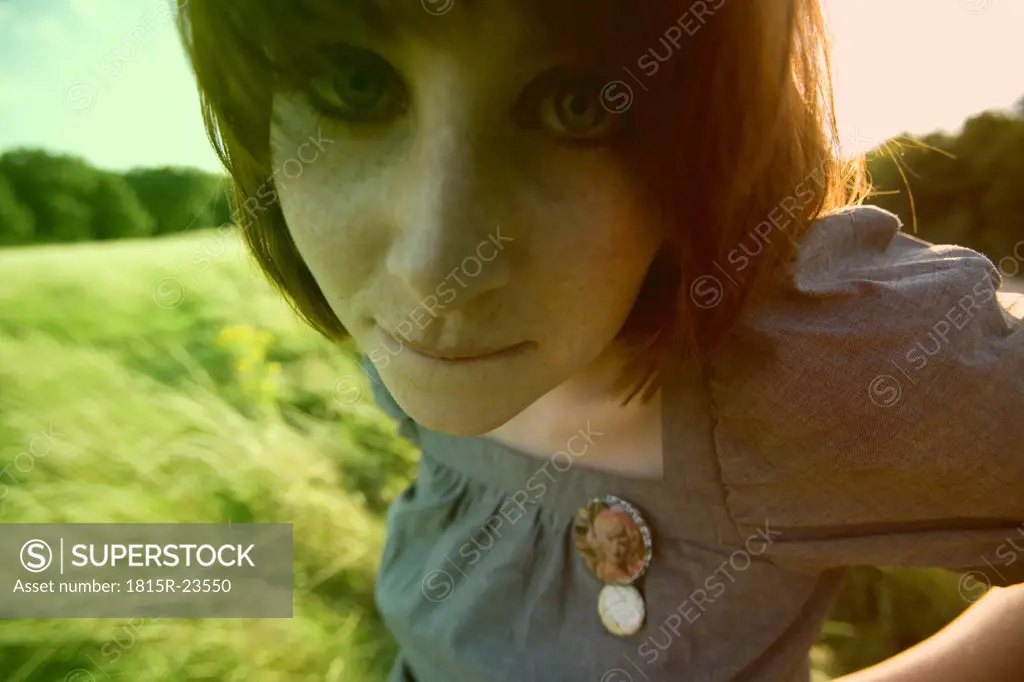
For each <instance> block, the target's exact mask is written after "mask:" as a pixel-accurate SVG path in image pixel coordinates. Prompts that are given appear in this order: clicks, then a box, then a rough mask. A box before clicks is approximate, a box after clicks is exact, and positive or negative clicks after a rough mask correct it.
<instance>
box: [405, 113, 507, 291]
mask: <svg viewBox="0 0 1024 682" xmlns="http://www.w3.org/2000/svg"><path fill="white" fill-rule="evenodd" d="M485 146H486V145H485V144H484V143H482V141H480V140H472V139H469V136H468V135H467V133H466V132H465V129H463V131H462V132H460V131H459V130H457V129H456V126H454V125H452V126H447V127H445V128H443V129H442V130H437V129H434V130H433V131H431V134H430V135H424V136H423V137H422V138H420V139H418V140H417V141H416V142H415V143H414V144H413V145H412V149H411V152H410V155H409V159H408V160H409V163H408V164H407V165H406V168H405V170H406V173H403V174H402V175H403V178H402V181H401V184H402V186H401V187H400V188H399V189H398V191H397V192H396V196H397V198H396V201H395V205H394V208H393V211H394V213H393V219H394V221H395V223H396V225H395V231H394V234H395V238H394V241H393V242H392V245H391V248H390V250H389V252H388V257H387V268H388V271H389V272H390V273H391V274H392V275H394V276H396V277H397V278H398V279H400V280H401V281H402V282H403V283H404V284H405V285H406V287H407V288H408V289H409V290H410V291H411V292H412V294H413V295H414V296H416V297H417V298H418V299H420V300H423V299H424V298H427V297H430V296H436V297H438V298H441V297H442V292H443V296H444V298H443V300H444V302H445V307H446V308H449V309H451V308H462V307H465V306H466V305H467V304H468V303H471V302H473V301H475V300H477V299H479V298H480V297H481V296H482V295H484V294H486V293H488V292H493V291H495V290H498V289H500V288H502V287H504V286H505V285H506V284H508V282H509V280H510V279H511V259H510V255H511V254H510V247H511V246H512V243H511V242H512V240H511V239H510V236H509V235H510V231H509V229H508V228H507V227H506V228H505V229H504V230H503V229H502V227H501V218H502V216H501V215H500V213H501V212H502V211H501V208H500V206H501V203H502V201H501V196H502V195H501V193H500V192H498V191H495V190H496V189H497V187H496V185H497V184H498V182H497V179H496V177H495V176H494V175H493V174H491V173H489V172H488V171H487V170H486V167H485V165H484V164H482V163H481V162H480V159H481V157H482V156H486V150H485V149H484V147H485ZM489 178H491V179H489ZM452 292H454V297H453V296H452Z"/></svg>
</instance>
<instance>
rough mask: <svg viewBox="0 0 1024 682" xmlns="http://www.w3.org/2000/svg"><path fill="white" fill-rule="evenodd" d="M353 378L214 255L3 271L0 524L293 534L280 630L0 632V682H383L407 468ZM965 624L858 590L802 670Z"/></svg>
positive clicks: (224, 623)
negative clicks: (289, 529) (398, 507)
mask: <svg viewBox="0 0 1024 682" xmlns="http://www.w3.org/2000/svg"><path fill="white" fill-rule="evenodd" d="M355 362H356V359H355V355H354V353H353V352H352V351H351V349H346V348H339V347H337V346H333V345H331V344H329V343H328V342H327V341H325V340H323V339H321V338H320V337H318V336H317V335H316V334H314V333H313V332H312V331H309V330H307V329H305V328H304V327H303V326H301V325H300V324H299V323H298V322H297V321H296V319H295V317H294V315H293V314H292V313H291V311H290V310H288V309H287V307H286V306H285V305H284V304H283V303H282V302H281V301H280V300H279V299H278V297H277V295H276V294H275V293H274V292H273V291H272V290H271V289H270V287H269V286H268V285H267V284H266V283H265V282H264V281H263V280H262V279H261V277H259V276H258V275H257V274H256V273H255V271H254V270H253V269H252V267H251V266H250V265H249V263H248V261H247V259H246V257H245V256H244V254H243V252H242V250H241V248H240V246H239V244H238V243H236V241H235V238H234V237H233V236H231V235H223V234H219V233H218V232H215V231H207V232H202V233H192V234H190V235H188V236H182V237H174V238H165V239H160V240H140V241H124V242H108V243H102V244H83V245H70V246H54V247H39V248H19V249H10V250H6V251H0V467H5V466H6V467H7V469H6V470H5V471H6V473H7V478H6V479H5V480H3V481H0V483H5V484H6V487H4V488H0V490H3V491H4V492H3V497H2V499H0V518H2V520H3V521H4V522H8V523H11V522H15V523H17V522H61V521H75V522H111V521H124V522H172V521H178V522H225V521H228V520H232V521H237V522H243V521H257V522H271V521H274V522H292V523H294V530H295V560H294V567H295V575H296V587H295V600H294V604H295V617H294V618H293V619H290V620H284V619H282V620H271V619H266V620H259V619H207V620H200V619H165V620H156V621H132V620H113V619H105V620H85V619H82V620H72V619H67V620H50V619H25V620H5V621H3V622H2V623H0V679H2V680H4V681H5V682H36V681H39V682H94V681H102V680H108V679H110V680H114V681H118V680H126V681H130V682H135V681H145V682H186V681H203V682H243V681H244V682H300V681H301V682H312V681H313V680H317V681H321V680H324V681H328V682H370V681H371V680H373V681H376V680H382V679H383V676H384V673H385V671H386V669H387V666H388V664H389V663H390V660H391V657H392V656H393V653H394V646H393V644H392V642H391V640H390V638H389V637H388V635H387V633H386V632H385V631H384V630H383V629H382V627H381V624H380V622H379V620H378V618H377V616H376V614H375V612H374V609H373V603H372V590H373V576H374V572H375V570H376V566H377V557H378V554H379V552H380V549H381V543H382V516H383V511H384V509H385V506H386V504H387V503H388V501H389V500H390V499H391V498H392V496H393V495H394V494H395V493H396V492H397V490H399V489H400V487H401V486H402V485H403V484H404V483H405V482H406V481H407V480H408V478H409V477H410V476H411V475H412V472H413V463H414V461H415V457H416V453H415V452H414V450H413V449H412V448H411V446H409V445H408V444H407V443H405V442H404V441H402V440H400V439H398V438H397V437H396V436H395V435H394V425H393V423H392V422H390V421H389V420H388V418H386V417H385V416H383V415H382V414H381V413H380V412H378V410H377V409H376V408H375V407H374V406H373V405H372V404H371V403H370V402H369V398H368V396H365V395H359V391H360V390H365V385H362V384H360V385H357V386H355V387H354V388H353V384H352V383H351V380H350V379H347V378H348V377H352V376H361V375H360V373H359V371H358V370H357V369H356V366H355ZM40 431H50V432H52V434H53V445H52V447H51V448H50V449H49V450H47V451H46V452H42V451H39V452H35V451H30V448H29V443H30V442H31V441H32V439H33V437H34V436H35V435H37V434H38V433H39V432H40ZM23 453H24V454H23ZM962 608H964V604H963V603H962V602H961V600H959V599H958V598H957V596H956V580H955V576H950V575H948V574H945V573H941V572H937V571H909V570H897V571H881V570H863V571H856V572H854V573H853V575H852V576H851V578H850V580H849V581H848V583H847V586H846V589H845V592H844V594H843V596H842V598H841V599H840V602H839V603H838V604H837V606H836V609H835V611H834V614H833V617H834V620H833V621H831V622H830V623H829V624H828V626H827V627H826V630H825V632H824V633H823V635H822V645H821V646H820V647H818V648H817V649H816V651H815V660H816V665H817V666H818V667H819V668H820V669H821V670H822V671H824V670H828V671H830V672H832V673H839V672H842V671H844V670H849V669H852V668H856V667H860V666H863V665H867V664H869V663H872V662H874V661H875V660H878V659H880V658H882V657H885V656H887V655H891V654H892V653H894V652H895V651H897V650H899V649H900V648H902V647H905V646H908V645H910V644H913V643H914V642H916V641H918V640H919V639H921V638H923V637H925V636H927V635H928V634H930V633H931V632H934V631H935V629H937V628H938V627H939V626H940V625H941V624H942V623H943V622H945V621H947V620H949V619H950V618H952V617H953V616H955V615H956V614H957V613H958V612H959V611H960V610H961V609H962ZM820 674H821V675H822V679H827V678H826V677H825V673H824V672H821V673H820Z"/></svg>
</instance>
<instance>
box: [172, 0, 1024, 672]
mask: <svg viewBox="0 0 1024 682" xmlns="http://www.w3.org/2000/svg"><path fill="white" fill-rule="evenodd" d="M180 7H181V12H182V22H181V28H182V32H183V36H184V39H185V41H186V45H187V46H188V49H189V52H190V56H191V58H192V62H193V65H194V68H195V71H196V75H197V79H198V83H199V86H200V89H201V92H202V95H203V98H204V100H203V101H204V107H205V114H206V118H207V123H208V127H209V131H210V133H211V139H212V140H213V141H214V144H215V146H216V148H217V150H218V152H219V153H220V154H221V157H222V159H223V161H224V163H225V166H226V167H227V169H228V171H229V172H230V174H231V176H232V178H233V179H234V182H235V184H236V188H237V209H238V211H239V216H240V221H239V222H240V223H241V227H242V230H243V232H244V235H245V238H246V240H247V242H248V244H249V246H250V248H251V250H252V253H253V254H254V256H255V258H256V259H257V261H258V263H259V264H260V266H261V267H262V268H263V269H264V270H265V271H266V273H267V275H268V276H269V278H270V280H271V281H272V282H274V283H275V284H276V285H277V286H278V287H279V288H280V290H281V292H282V293H283V295H284V296H285V297H287V299H288V300H289V301H291V302H292V303H293V304H294V305H295V306H296V308H297V309H298V310H299V311H300V312H301V313H302V315H304V317H305V319H306V320H308V322H309V323H310V324H311V325H313V326H314V327H315V328H316V329H318V330H320V331H321V332H322V333H323V334H325V335H326V336H328V337H329V338H332V339H342V338H346V337H352V338H353V339H354V340H355V341H356V342H357V343H358V344H359V345H360V346H361V348H362V349H363V351H364V353H365V355H366V357H367V362H366V368H367V372H368V374H369V375H370V379H371V380H372V382H373V385H374V387H375V390H376V393H377V397H378V400H379V401H380V404H381V405H382V406H383V407H384V409H385V410H387V411H388V412H389V413H390V414H392V415H394V416H395V417H397V418H398V419H399V420H400V421H401V428H402V431H403V433H404V434H405V435H407V436H408V437H410V438H412V439H413V440H415V441H416V442H417V443H418V444H419V445H420V446H421V448H422V458H421V462H420V468H419V474H418V476H417V479H416V481H415V482H414V483H412V484H411V485H410V486H409V487H408V488H407V489H406V490H405V492H404V493H403V494H402V495H401V496H400V498H399V499H398V500H397V501H396V502H395V503H394V504H393V506H392V508H391V510H390V512H389V515H388V532H389V537H388V542H387V547H386V549H385V552H384V556H383V559H382V565H381V571H380V577H379V582H378V592H377V597H378V604H379V606H380V609H381V612H382V613H383V615H384V617H385V620H386V622H387V624H388V626H389V628H390V629H391V631H392V632H393V633H394V636H395V637H396V639H397V641H398V643H399V645H400V647H401V656H400V659H399V660H398V661H397V662H396V664H395V667H394V670H393V673H392V676H391V680H392V681H393V682H397V681H399V680H414V681H416V682H455V681H459V682H463V681H466V682H477V681H481V682H482V681H484V680H495V681H497V680H516V681H519V680H543V681H548V680H551V681H555V680H559V681H561V680H573V681H574V682H576V681H582V680H594V682H598V681H601V682H623V681H627V680H636V681H639V680H651V681H654V680H658V681H662V680H664V681H668V680H707V681H714V682H724V681H726V680H745V681H748V682H751V681H758V682H769V681H770V682H797V681H800V682H806V680H807V679H808V650H809V648H810V646H811V645H812V643H813V642H814V641H815V639H816V638H817V636H818V632H819V627H820V624H821V621H822V618H823V617H824V615H825V613H826V611H827V609H828V607H829V605H830V604H831V602H832V600H833V598H834V597H835V596H836V593H837V589H838V587H839V585H840V581H841V579H842V576H843V573H844V570H845V569H846V568H847V567H849V566H854V565H889V564H901V565H921V566H944V567H950V568H957V569H965V570H968V571H970V572H969V573H966V574H965V575H966V577H967V580H966V581H965V582H964V585H965V588H969V589H966V591H967V592H969V593H970V594H975V593H976V592H974V591H972V590H978V591H980V588H983V587H984V586H987V585H989V584H1002V585H1009V584H1013V583H1016V582H1019V581H1020V580H1021V573H1022V571H1021V568H1022V567H1024V556H1022V554H1024V552H1020V551H1019V548H1021V547H1024V541H1022V540H1021V538H1022V537H1024V535H1020V534H1018V531H1020V530H1021V525H1020V524H1021V522H1022V521H1024V448H1022V445H1021V444H1022V443H1024V419H1021V410H1022V407H1024V326H1022V324H1021V323H1020V321H1018V320H1017V319H1015V318H1014V317H1013V316H1011V315H1010V314H1009V313H1008V312H1007V310H1006V306H1005V305H1004V304H1003V303H1004V301H1003V300H1002V299H1001V298H1000V297H999V295H997V293H996V290H997V289H998V286H999V283H1000V277H999V274H998V272H997V271H996V269H995V268H994V267H993V265H992V263H991V262H990V261H989V260H987V259H986V258H985V257H983V256H982V255H980V254H978V253H976V252H974V251H971V250H969V249H966V248H960V247H955V246H934V245H931V244H928V243H925V242H922V241H920V240H918V239H915V238H913V237H910V236H907V235H905V234H903V233H902V232H901V231H900V224H899V221H898V220H897V219H896V217H895V216H893V215H891V214H889V213H886V212H884V211H881V210H879V209H875V208H871V207H867V206H859V205H858V203H859V199H860V198H861V197H862V195H863V191H864V189H865V187H864V182H863V178H862V175H861V167H860V166H858V165H857V164H850V163H846V162H844V161H841V160H839V159H838V158H837V149H838V146H837V140H836V138H835V135H834V131H835V129H836V128H835V122H834V115H833V109H832V97H831V90H830V84H829V79H828V68H827V51H826V45H825V42H826V41H825V40H824V28H823V25H822V18H821V14H820V8H819V7H818V5H817V2H816V0H771V1H768V0H697V1H696V2H692V3H691V2H689V0H686V1H685V2H676V1H672V0H651V1H649V2H635V1H632V0H630V1H625V0H622V1H616V0H589V1H588V2H582V1H577V0H544V1H540V0H516V1H511V0H508V1H500V0H492V1H486V2H485V1H482V0H430V1H427V0H424V2H423V3H417V2H414V1H411V0H291V1H290V2H281V3H260V4H253V3H251V2H249V1H248V0H189V1H188V2H184V1H182V2H181V3H180ZM877 106H879V107H882V106H886V103H885V102H884V100H882V99H881V98H880V101H879V102H878V103H877ZM1021 532H1024V531H1021ZM1014 541H1016V542H1018V543H1019V544H1018V545H1014V544H1012V543H1013V542H1014ZM1003 592H1005V593H1008V594H1009V595H1010V597H1011V598H1012V597H1013V596H1014V595H1017V600H1018V603H1019V601H1020V600H1019V589H1018V588H1015V589H1013V590H1005V591H1003ZM1011 598H1007V597H1002V596H1000V595H999V594H994V596H993V597H989V598H987V599H986V600H985V602H984V603H985V605H986V607H985V610H983V611H973V610H972V612H974V613H981V614H982V615H981V616H977V618H978V619H980V620H981V621H982V622H985V621H989V620H991V621H992V622H993V623H995V625H992V626H991V627H989V628H987V629H983V630H981V631H978V630H976V629H973V628H972V629H970V630H969V634H968V635H963V634H960V633H959V631H951V634H950V633H947V634H945V635H943V636H942V637H940V638H939V639H937V640H935V642H936V643H937V644H935V645H934V646H937V647H938V649H937V650H936V649H935V648H931V649H927V650H926V649H920V650H918V651H915V652H914V654H913V655H910V654H908V655H907V656H906V657H903V658H902V660H901V659H900V658H897V659H895V660H894V661H892V662H890V663H887V664H885V665H884V666H883V667H881V668H878V669H877V670H874V671H869V672H865V673H862V674H861V675H869V676H872V675H873V676H872V677H863V676H862V677H857V678H856V679H857V680H866V679H889V680H897V679H899V680H911V679H914V680H917V679H920V680H929V681H930V682H934V681H935V680H942V679H957V680H964V679H968V678H966V677H963V676H960V677H955V678H951V677H943V674H945V673H951V674H952V673H956V672H957V669H956V668H955V667H954V666H951V665H950V663H949V659H948V657H946V656H944V655H943V652H946V651H949V647H950V644H949V642H953V643H954V644H956V643H959V642H964V641H968V640H969V639H970V637H971V636H974V635H973V634H972V633H975V632H983V633H985V634H984V639H985V641H986V642H987V643H989V644H990V645H993V646H994V647H995V651H998V652H1002V653H1001V657H1000V655H993V654H992V653H991V652H990V651H988V650H984V649H979V651H985V655H984V656H975V657H974V658H970V657H964V660H970V663H971V665H972V666H974V667H972V668H971V670H976V671H981V672H979V674H978V676H976V677H973V678H970V679H978V680H982V679H986V680H987V679H991V680H996V679H1000V680H1002V679H1008V678H1006V677H999V675H1000V674H1002V673H1001V670H1002V669H1000V668H998V666H999V665H1011V666H1012V665H1016V666H1018V667H1017V670H1019V669H1020V667H1019V666H1021V665H1022V662H1021V661H1020V660H1017V661H1013V660H1012V656H1014V655H1016V656H1019V655H1020V654H1013V653H1012V652H1013V651H1016V649H1015V648H1010V647H1007V646H1005V644H1004V642H1005V640H1006V639H1007V638H1012V637H1016V638H1017V639H1018V640H1019V638H1020V637H1022V636H1024V616H1021V615H1019V613H1020V612H1019V611H1011V610H1009V609H1010V608H1011V606H1012V599H1011ZM997 602H998V604H997ZM993 604H996V606H992V605H993ZM1007 605H1011V606H1007ZM979 608H980V607H979ZM993 613H994V614H995V615H994V616H992V615H988V614H993ZM1008 613H1010V614H1011V615H1010V617H1009V620H1006V614H1008ZM1014 614H1016V615H1014ZM1007 633H1009V634H1007ZM978 636H980V635H978ZM1001 637H1002V639H1001ZM943 638H945V639H943ZM921 651H924V653H923V654H921V653H920V652H921ZM922 661H923V662H922ZM986 666H987V667H986ZM986 671H987V672H986ZM960 672H962V671H960Z"/></svg>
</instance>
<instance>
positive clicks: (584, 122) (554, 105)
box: [531, 71, 627, 141]
mask: <svg viewBox="0 0 1024 682" xmlns="http://www.w3.org/2000/svg"><path fill="white" fill-rule="evenodd" d="M535 83H536V85H535V88H531V89H534V95H533V97H532V100H533V106H534V107H535V116H536V120H537V122H538V123H539V124H540V125H541V126H542V127H543V128H545V129H546V130H548V131H549V132H551V133H554V134H555V135H556V136H558V137H562V138H568V139H570V140H578V141H592V140H603V139H605V138H607V137H609V136H611V135H613V134H614V133H617V132H619V131H620V130H622V129H623V128H624V127H625V125H626V123H627V118H626V117H625V116H623V115H621V114H613V113H611V112H610V111H608V109H607V108H606V107H605V106H604V105H603V104H602V102H601V88H602V87H603V81H602V80H601V79H600V78H598V77H597V76H595V75H593V74H573V73H567V72H564V71H555V72H550V73H549V74H546V75H545V76H543V77H542V78H541V79H539V80H538V81H536V82H535Z"/></svg>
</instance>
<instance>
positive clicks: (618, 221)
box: [271, 2, 662, 435]
mask: <svg viewBox="0 0 1024 682" xmlns="http://www.w3.org/2000/svg"><path fill="white" fill-rule="evenodd" d="M412 4H415V3H412ZM524 4H526V3H521V2H481V3H473V4H470V3H462V2H455V3H454V7H452V8H451V11H449V12H447V13H445V14H443V15H440V16H432V15H430V14H429V13H427V12H425V11H423V10H422V9H421V8H418V7H417V10H418V12H410V14H412V15H416V14H418V15H419V16H410V17H408V19H409V21H408V24H407V28H405V29H401V30H400V32H398V31H396V32H395V34H394V35H392V36H390V37H388V36H385V35H376V34H375V33H374V32H373V30H371V29H370V28H369V26H364V27H362V28H358V24H356V23H355V22H353V26H355V27H353V28H348V29H344V30H342V29H339V31H338V32H337V41H338V44H337V45H335V46H333V47H332V48H331V51H330V55H331V57H330V58H329V60H328V61H326V62H325V67H324V75H323V76H319V77H316V78H314V79H311V81H310V87H309V91H310V94H307V95H303V94H295V93H291V94H281V95H278V96H277V97H276V98H275V103H274V109H275V114H276V115H277V116H278V117H279V121H280V124H279V125H277V126H275V129H274V131H273V132H272V136H271V142H272V152H273V167H274V168H281V169H282V171H284V170H285V165H287V166H288V170H287V172H278V173H277V174H276V175H275V182H276V186H277V192H278V197H279V201H280V205H281V208H282V211H283V214H284V217H285V220H286V222H287V224H288V228H289V230H290V232H291V235H292V237H293V239H294V242H295V244H296V246H297V248H298V250H299V253H300V254H301V256H302V258H303V259H304V261H305V263H306V264H307V266H308V267H309V270H310V271H311V272H312V274H313V277H314V278H315V279H316V282H317V284H318V285H319V287H320V289H321V290H322V292H323V294H324V296H325V297H326V299H327V301H328V303H329V304H330V306H331V308H332V310H333V311H334V313H335V315H337V317H338V319H339V320H340V321H341V323H342V324H343V325H344V326H345V328H346V329H347V330H348V331H349V332H350V333H351V335H352V337H353V338H354V339H355V340H356V342H357V343H358V344H359V345H360V346H361V348H362V350H363V352H364V353H366V354H367V355H368V356H369V358H370V360H371V361H372V362H373V363H374V365H375V366H376V367H377V369H378V371H379V372H380V374H381V376H382V378H383V379H384V382H385V383H386V384H387V387H388V389H389V390H390V391H391V393H392V394H393V395H394V397H395V399H396V400H397V401H398V403H399V404H400V405H401V406H402V407H403V408H404V409H405V411H406V412H407V413H408V414H409V415H410V416H411V417H412V418H413V419H415V420H416V421H418V422H419V423H421V424H423V425H424V426H426V427H428V428H431V429H435V430H439V431H444V432H448V433H454V434H460V435H479V434H482V433H486V432H488V431H491V430H493V429H495V428H497V427H498V426H500V425H502V424H504V423H505V422H507V421H508V420H510V419H511V418H512V417H514V416H515V415H516V414H517V413H519V412H520V411H522V410H523V409H524V408H526V407H527V406H529V405H530V404H531V403H533V402H534V401H536V400H537V399H538V398H540V397H541V396H542V395H544V394H545V393H547V392H548V391H551V390H552V389H554V388H555V387H557V386H559V385H560V384H562V383H563V382H566V381H567V380H569V379H572V378H573V377H575V376H578V375H581V374H583V373H585V372H586V370H587V367H588V365H590V364H591V363H593V362H594V361H595V360H596V359H597V358H598V357H599V356H601V355H602V354H604V353H605V352H606V351H608V350H609V349H610V344H611V342H612V341H613V339H614V338H615V336H616V335H617V333H618V332H619V330H620V328H621V327H622V325H623V323H624V322H625V320H626V318H627V316H628V314H629V312H630V310H631V308H632V306H633V302H634V300H635V298H636V295H637V293H638V291H639V289H640V286H641V283H642V281H643V279H644V276H645V274H646V272H647V270H648V267H649V266H650V264H651V263H652V261H653V258H654V254H655V252H656V251H657V249H658V247H659V245H660V243H661V241H662V237H661V235H662V226H661V225H660V224H658V223H657V222H656V221H655V219H654V217H653V216H654V215H656V213H657V212H656V211H655V210H654V206H653V205H652V201H651V198H650V197H649V196H647V195H646V193H645V192H643V191H641V188H640V185H639V183H638V181H637V180H636V179H635V172H630V171H629V170H627V164H626V162H625V160H624V156H623V153H622V147H623V145H624V144H627V143H628V142H627V141H628V136H629V134H630V128H629V121H628V119H627V116H628V114H614V113H609V111H607V110H606V109H605V108H604V106H602V102H601V97H600V95H601V88H602V86H603V84H604V82H606V80H607V79H608V76H607V75H606V74H602V73H601V72H600V71H599V70H597V69H596V68H595V67H593V66H592V64H594V63H596V59H594V60H591V59H590V58H588V55H587V54H585V51H583V50H573V49H570V47H567V46H566V45H565V44H564V43H565V37H564V36H559V35H550V32H547V31H545V30H544V27H543V26H539V25H537V23H536V20H533V19H531V18H530V17H529V16H528V15H527V14H526V13H525V10H524V9H523V5H524ZM447 5H448V6H449V7H451V3H447ZM425 6H427V5H425ZM328 66H330V68H328ZM641 94H642V93H641ZM308 135H314V136H317V135H319V136H320V138H321V141H320V143H319V146H320V148H321V149H322V150H323V151H322V153H320V154H319V155H317V156H316V158H315V159H313V160H311V161H309V162H305V161H304V159H302V158H300V159H299V163H296V162H295V161H291V162H289V159H292V158H293V157H295V151H294V150H295V149H296V146H295V144H296V143H295V140H299V139H303V138H306V137H307V136H308ZM289 140H290V141H289ZM307 147H308V145H307ZM301 156H305V157H307V158H308V154H303V155H301Z"/></svg>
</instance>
